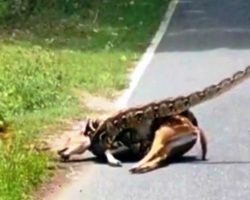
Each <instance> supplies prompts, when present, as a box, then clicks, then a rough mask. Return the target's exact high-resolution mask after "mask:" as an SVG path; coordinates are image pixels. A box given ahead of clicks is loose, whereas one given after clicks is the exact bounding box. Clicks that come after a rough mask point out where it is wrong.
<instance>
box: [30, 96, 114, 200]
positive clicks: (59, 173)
mask: <svg viewBox="0 0 250 200" xmlns="http://www.w3.org/2000/svg"><path fill="white" fill-rule="evenodd" d="M80 101H81V105H82V107H83V108H84V109H85V110H86V109H87V111H88V113H89V115H88V117H90V118H97V117H98V118H101V119H104V118H106V117H107V116H108V115H109V114H111V113H113V112H115V111H116V110H115V106H114V105H115V103H114V101H112V100H109V99H106V98H103V97H100V96H93V95H90V94H89V93H86V92H82V93H81V95H80ZM85 124H86V118H83V119H74V120H71V121H64V122H63V123H62V126H60V127H59V128H58V129H56V128H53V127H52V129H50V130H47V131H46V133H45V134H44V137H43V138H42V139H41V140H40V142H39V145H40V146H39V145H38V147H37V148H38V149H39V150H46V151H49V152H52V153H53V154H54V155H55V158H54V159H55V164H56V168H55V169H53V172H54V175H53V177H52V178H51V179H50V180H48V181H46V182H45V183H43V184H42V185H41V186H40V187H39V188H38V190H37V191H36V192H35V193H34V195H33V197H34V199H37V200H50V199H51V200H53V197H54V196H55V194H56V193H58V191H61V190H62V189H63V188H64V187H67V185H69V184H70V183H71V182H72V181H73V180H74V178H76V177H77V176H79V175H78V174H79V173H81V174H82V173H83V172H82V170H83V168H84V171H89V167H90V165H91V164H90V163H86V162H81V160H82V159H83V158H84V157H85V158H86V157H93V155H92V154H91V153H89V152H88V153H85V154H84V155H79V156H72V159H71V160H75V162H67V163H61V162H60V161H59V158H58V157H57V155H56V152H57V151H58V150H59V149H61V147H62V145H63V144H64V143H65V141H66V140H67V139H68V138H69V137H74V135H75V134H79V131H80V130H81V129H82V128H83V127H84V126H85ZM55 129H56V130H55ZM86 168H87V169H86Z"/></svg>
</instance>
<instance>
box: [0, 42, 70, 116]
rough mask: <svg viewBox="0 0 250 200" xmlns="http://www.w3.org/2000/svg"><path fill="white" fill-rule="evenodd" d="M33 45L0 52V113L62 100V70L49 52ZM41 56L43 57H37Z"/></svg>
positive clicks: (28, 108) (43, 105) (10, 114)
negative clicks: (27, 47) (29, 47)
mask: <svg viewBox="0 0 250 200" xmlns="http://www.w3.org/2000/svg"><path fill="white" fill-rule="evenodd" d="M41 51H43V50H42V49H41V48H39V47H33V49H32V50H31V51H30V50H29V51H27V50H25V49H10V50H9V51H6V50H4V51H0V60H1V64H2V65H3V66H1V67H0V74H1V76H0V99H1V103H0V113H2V114H3V116H6V115H7V116H13V115H16V114H23V113H24V112H30V111H35V110H39V109H41V108H46V107H50V106H53V105H55V104H56V103H58V102H59V101H60V102H62V103H63V102H65V100H63V99H65V98H63V95H62V87H61V81H62V76H63V75H62V72H60V71H59V69H56V68H55V67H54V65H55V63H54V62H56V57H55V56H54V54H53V53H52V52H50V51H44V52H43V53H41ZM41 55H42V56H43V57H41Z"/></svg>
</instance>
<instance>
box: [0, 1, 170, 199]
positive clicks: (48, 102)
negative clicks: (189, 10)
mask: <svg viewBox="0 0 250 200" xmlns="http://www.w3.org/2000/svg"><path fill="white" fill-rule="evenodd" d="M167 4H168V0H154V1H152V0H134V1H133V0H86V1H80V0H71V1H68V0H34V1H33V0H2V1H0V152H1V153H0V199H1V200H26V199H30V198H32V197H31V196H30V194H31V192H32V191H33V190H34V189H35V188H36V187H38V186H39V184H41V183H42V182H43V181H44V180H46V179H47V178H48V177H49V176H50V175H51V173H53V172H51V171H50V170H48V165H49V162H50V155H48V154H46V153H43V152H37V151H34V150H32V148H31V149H30V148H27V145H28V144H33V143H34V142H35V141H36V140H37V139H38V138H39V137H41V135H42V133H43V132H44V131H45V130H46V128H47V127H49V126H58V124H60V125H61V126H63V120H64V119H72V118H74V117H80V116H84V115H86V114H87V111H86V110H85V109H84V108H83V106H82V105H80V101H79V94H80V93H81V91H87V92H89V93H92V94H95V95H102V96H105V97H108V98H112V97H113V96H114V94H115V92H116V91H119V90H122V89H123V88H125V87H126V86H127V72H128V70H129V69H130V68H131V67H133V63H134V61H136V60H137V59H138V58H139V57H140V55H141V53H142V52H143V51H144V50H145V47H146V46H147V45H148V42H149V41H150V39H151V37H152V36H153V34H154V33H155V31H156V29H157V27H158V25H159V22H160V19H161V17H162V15H163V13H164V12H165V10H166V6H167ZM6 124H7V125H6ZM6 126H8V127H7V129H6Z"/></svg>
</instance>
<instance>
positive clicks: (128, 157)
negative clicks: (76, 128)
mask: <svg viewBox="0 0 250 200" xmlns="http://www.w3.org/2000/svg"><path fill="white" fill-rule="evenodd" d="M115 157H116V158H117V159H119V160H121V161H122V162H123V163H135V162H137V161H139V160H140V159H139V158H138V157H136V156H135V155H132V154H131V153H130V152H122V153H120V154H117V155H115ZM85 162H93V163H95V164H105V165H106V164H107V161H106V159H105V158H97V157H95V156H93V157H88V158H82V159H75V160H69V161H67V163H85ZM168 164H169V165H174V164H192V165H196V164H199V165H200V164H202V165H243V164H244V165H250V160H246V161H240V160H227V161H209V160H205V161H203V160H201V159H200V158H197V157H196V156H190V155H186V156H183V157H180V158H170V159H167V160H166V161H164V162H163V163H162V165H163V166H162V167H164V166H167V165H168Z"/></svg>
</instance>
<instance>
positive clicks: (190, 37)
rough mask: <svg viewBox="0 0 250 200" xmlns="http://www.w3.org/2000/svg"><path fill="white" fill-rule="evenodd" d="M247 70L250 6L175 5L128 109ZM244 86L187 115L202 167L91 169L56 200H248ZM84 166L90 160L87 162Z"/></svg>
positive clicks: (248, 92)
mask: <svg viewBox="0 0 250 200" xmlns="http://www.w3.org/2000/svg"><path fill="white" fill-rule="evenodd" d="M249 64H250V1H249V0H237V1H229V0H220V1H218V0H181V1H179V4H178V5H177V9H176V11H175V13H174V15H173V18H172V20H171V23H170V26H169V28H168V31H167V32H166V33H165V35H164V37H163V39H162V41H161V43H160V44H159V46H158V47H157V49H156V53H155V55H154V57H153V59H152V61H151V62H150V64H149V66H148V68H147V69H146V71H145V73H144V75H143V77H142V78H141V80H140V82H139V84H138V87H137V90H136V91H135V92H134V93H133V94H132V96H131V98H130V99H129V102H128V104H129V106H134V105H136V104H141V103H146V102H149V101H152V100H155V99H161V98H165V97H167V96H176V95H179V94H187V93H189V92H191V91H195V90H197V89H202V88H203V87H204V86H207V85H209V84H211V83H216V82H218V81H220V80H221V79H222V78H224V77H227V76H229V75H231V74H232V73H233V72H235V71H237V70H239V69H244V67H245V66H246V65H249ZM249 108H250V81H246V82H244V83H243V84H242V85H240V86H238V87H237V88H234V89H233V90H232V91H230V92H228V93H226V94H224V95H222V96H221V97H218V98H216V99H214V100H212V101H209V102H206V103H204V104H202V105H200V106H197V107H195V108H193V109H192V110H193V111H194V112H195V114H196V115H197V117H198V120H199V122H200V125H201V126H202V127H203V129H204V130H205V131H206V132H207V136H208V142H209V143H208V159H209V160H208V161H205V162H199V160H196V159H193V157H192V156H196V155H199V152H200V151H199V148H194V149H193V150H192V151H191V152H190V153H189V154H188V155H187V157H186V158H185V159H182V160H180V161H178V162H176V163H173V164H171V165H169V166H168V167H164V168H161V169H158V170H155V171H153V172H150V173H147V174H143V175H131V174H130V173H129V172H128V169H129V168H130V167H131V165H132V164H133V163H125V164H124V165H123V167H122V168H112V167H110V166H108V165H105V164H100V163H93V164H90V166H89V168H88V170H86V171H85V172H83V173H84V174H85V175H84V174H82V175H79V176H78V180H77V181H75V182H74V184H72V185H71V186H69V187H68V188H65V189H64V190H63V191H62V193H61V194H60V198H58V200H59V199H60V200H71V199H78V200H110V199H120V200H122V199H124V200H125V199H126V200H130V199H131V200H141V199H156V200H168V199H169V200H198V199H199V200H200V199H202V200H208V199H209V200H217V199H218V200H223V199H226V200H235V199H242V200H249V199H250V127H249V124H250V123H249V122H250V110H249ZM90 162H91V161H90Z"/></svg>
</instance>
